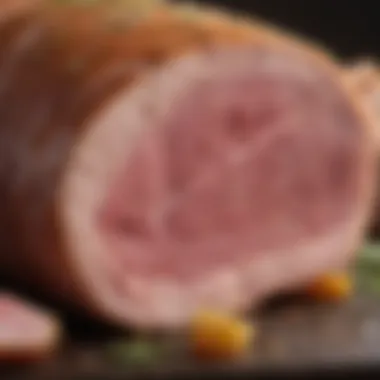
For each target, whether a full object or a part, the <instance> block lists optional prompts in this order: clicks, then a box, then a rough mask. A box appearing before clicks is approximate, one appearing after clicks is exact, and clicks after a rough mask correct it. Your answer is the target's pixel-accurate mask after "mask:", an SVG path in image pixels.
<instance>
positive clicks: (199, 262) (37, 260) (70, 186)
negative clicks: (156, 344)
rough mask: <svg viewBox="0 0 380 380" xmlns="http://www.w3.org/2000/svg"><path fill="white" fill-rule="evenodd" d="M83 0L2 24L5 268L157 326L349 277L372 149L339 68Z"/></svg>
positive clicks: (222, 20) (232, 30)
mask: <svg viewBox="0 0 380 380" xmlns="http://www.w3.org/2000/svg"><path fill="white" fill-rule="evenodd" d="M94 3H95V4H94V5H89V4H86V5H85V6H75V5H67V6H63V5H47V4H43V5H40V6H37V5H34V6H28V7H25V9H24V10H18V11H17V12H11V13H8V14H7V16H4V17H1V18H0V144H1V149H0V154H1V160H0V202H1V203H0V209H1V212H2V218H1V219H0V244H1V247H0V248H1V250H0V252H1V255H0V268H1V271H2V274H3V275H7V276H9V277H10V278H11V279H12V280H15V281H18V282H20V283H24V284H26V285H27V286H28V287H29V288H30V289H35V290H37V291H40V292H44V293H46V294H48V295H49V296H51V297H52V298H54V299H56V300H59V301H60V302H62V303H63V304H65V305H68V306H73V307H75V308H78V310H83V311H85V312H87V313H89V314H91V315H93V316H96V317H100V318H102V319H104V320H107V321H109V322H111V323H113V324H115V325H119V326H121V327H127V326H132V327H134V328H142V329H151V328H153V329H165V328H176V327H180V326H182V325H183V324H184V323H186V322H187V321H188V320H189V318H191V317H192V315H193V314H194V313H195V312H196V311H197V310H198V309H200V308H213V309H217V310H220V311H225V312H245V311H247V310H249V309H250V308H251V307H254V306H256V305H258V304H259V303H260V302H261V301H262V300H264V299H266V298H267V297H268V296H271V295H273V294H276V293H278V292H284V291H288V290H291V289H295V288H298V287H301V286H303V285H304V284H306V283H308V282H310V281H311V280H312V279H314V278H315V277H317V276H319V275H321V274H323V273H326V272H328V271H330V270H335V269H336V268H343V267H346V266H347V265H349V264H350V262H351V260H352V259H353V258H354V256H355V251H356V248H357V247H358V245H359V244H360V242H361V240H362V237H363V234H364V233H365V229H366V227H367V224H368V220H369V215H370V212H371V208H372V204H373V198H374V197H373V195H374V190H375V178H376V175H375V174H376V146H375V145H376V144H375V138H374V135H375V134H374V128H373V119H372V115H371V113H370V112H368V110H367V109H366V108H365V107H363V106H362V104H361V103H360V102H359V101H358V100H357V93H356V89H355V88H356V87H355V86H351V85H349V84H347V81H345V80H344V75H342V70H341V68H340V66H339V64H338V63H337V62H336V61H335V59H334V58H333V57H332V56H331V55H330V54H328V53H327V52H326V51H324V50H323V49H321V48H318V47H316V46H314V45H312V44H310V43H309V42H306V41H302V40H301V39H298V38H295V37H293V36H290V35H286V34H285V33H283V32H282V31H276V30H275V29H273V28H272V27H269V26H265V25H260V24H253V23H251V22H249V21H242V20H240V19H239V18H237V17H233V16H230V15H228V14H227V13H221V12H216V11H215V12H214V11H210V10H203V9H197V8H195V7H192V8H188V7H180V6H174V5H172V6H162V7H159V8H157V9H155V10H154V11H153V10H152V11H151V12H146V11H145V10H144V12H140V11H141V10H140V11H139V12H132V11H131V10H130V9H129V10H128V12H123V11H122V8H119V6H117V7H116V6H114V7H107V6H105V5H103V3H101V2H100V3H97V2H94ZM120 7H121V5H120Z"/></svg>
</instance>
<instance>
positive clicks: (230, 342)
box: [190, 312, 254, 360]
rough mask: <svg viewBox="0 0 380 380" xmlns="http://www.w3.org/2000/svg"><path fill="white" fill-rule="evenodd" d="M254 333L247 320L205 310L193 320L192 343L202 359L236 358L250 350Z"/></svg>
mask: <svg viewBox="0 0 380 380" xmlns="http://www.w3.org/2000/svg"><path fill="white" fill-rule="evenodd" d="M253 335H254V329H253V328H252V326H251V325H250V324H248V323H247V322H245V321H242V320H239V319H237V318H233V317H231V316H225V315H222V314H218V313H213V312H203V313H200V314H198V315H197V316H196V317H195V318H194V320H193V322H192V325H191V330H190V345H191V349H192V351H193V353H194V354H195V355H196V356H197V357H198V358H200V359H206V360H210V359H211V360H218V359H234V358H237V357H239V356H241V355H243V354H244V353H245V352H246V351H247V350H248V348H249V346H250V343H251V340H252V338H253Z"/></svg>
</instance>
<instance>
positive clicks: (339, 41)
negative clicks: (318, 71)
mask: <svg viewBox="0 0 380 380" xmlns="http://www.w3.org/2000/svg"><path fill="white" fill-rule="evenodd" d="M195 2H198V3H204V4H219V5H222V6H227V7H229V8H234V9H238V10H242V11H248V12H251V13H253V14H255V15H257V16H261V18H265V19H267V20H269V21H272V22H273V21H274V22H276V23H277V24H279V25H283V26H287V27H290V28H291V29H293V30H294V31H297V32H301V33H303V34H304V35H306V36H309V37H312V38H313V39H314V40H316V41H319V42H322V43H323V44H324V45H326V46H327V47H329V48H330V49H332V50H333V51H336V53H338V54H339V55H340V56H342V57H347V58H353V57H356V56H363V55H364V56H365V55H376V56H377V57H380V2H379V1H378V0H360V1H354V0H352V1H350V0H348V1H345V0H330V1H328V0H195Z"/></svg>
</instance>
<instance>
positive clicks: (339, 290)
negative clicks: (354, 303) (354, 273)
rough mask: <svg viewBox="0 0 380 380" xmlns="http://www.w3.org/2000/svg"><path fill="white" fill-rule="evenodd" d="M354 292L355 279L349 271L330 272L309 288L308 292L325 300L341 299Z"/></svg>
mask: <svg viewBox="0 0 380 380" xmlns="http://www.w3.org/2000/svg"><path fill="white" fill-rule="evenodd" d="M352 293H353V281H352V279H351V277H350V276H349V274H347V273H330V274H327V275H324V276H322V277H321V278H319V279H317V280H316V281H315V282H314V283H313V284H311V285H310V286H309V287H308V288H307V294H309V295H311V296H312V297H314V298H316V299H319V300H324V301H339V300H344V299H347V298H349V297H350V296H351V295H352Z"/></svg>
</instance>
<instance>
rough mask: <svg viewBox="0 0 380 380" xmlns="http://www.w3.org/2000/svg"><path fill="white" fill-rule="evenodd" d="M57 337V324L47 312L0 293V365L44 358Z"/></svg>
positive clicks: (48, 353) (49, 352)
mask: <svg viewBox="0 0 380 380" xmlns="http://www.w3.org/2000/svg"><path fill="white" fill-rule="evenodd" d="M60 337H61V326H60V323H59V321H58V320H57V319H56V318H55V316H53V315H52V314H51V313H50V312H48V311H46V310H44V309H41V308H40V307H37V306H35V305H32V304H31V303H29V302H28V301H25V300H23V299H21V298H19V297H17V296H15V295H13V294H11V293H9V292H6V291H2V292H0V363H2V362H7V363H8V362H9V361H12V362H13V361H16V362H20V361H22V362H24V361H28V362H29V361H34V360H41V359H44V358H48V357H50V355H51V354H52V353H54V351H55V350H56V348H57V346H58V343H59V341H60Z"/></svg>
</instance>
